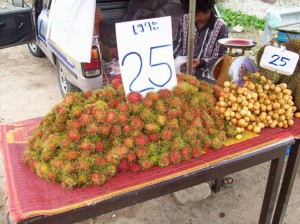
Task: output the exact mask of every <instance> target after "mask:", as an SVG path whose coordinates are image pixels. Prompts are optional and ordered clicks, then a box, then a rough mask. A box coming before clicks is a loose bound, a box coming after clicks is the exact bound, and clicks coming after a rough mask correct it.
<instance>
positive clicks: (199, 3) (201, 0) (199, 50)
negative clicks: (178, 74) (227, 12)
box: [173, 0, 228, 84]
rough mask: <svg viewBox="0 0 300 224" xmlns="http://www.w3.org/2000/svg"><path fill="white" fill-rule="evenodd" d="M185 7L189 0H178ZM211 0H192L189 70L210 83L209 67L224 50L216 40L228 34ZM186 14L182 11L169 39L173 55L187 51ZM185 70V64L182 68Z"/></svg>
mask: <svg viewBox="0 0 300 224" xmlns="http://www.w3.org/2000/svg"><path fill="white" fill-rule="evenodd" d="M181 2H182V4H183V7H184V9H186V11H188V9H189V0H181ZM214 4H215V0H196V18H195V46H194V59H193V64H192V65H193V73H194V75H196V77H197V78H198V79H201V80H205V81H207V82H209V83H211V84H214V83H215V82H216V80H215V79H214V77H213V75H212V68H213V66H214V64H215V63H216V61H217V60H218V59H219V58H220V57H221V56H223V55H224V54H225V52H226V49H225V48H224V47H221V46H220V44H219V43H218V40H219V39H222V38H227V37H228V28H227V26H226V25H225V23H224V22H223V20H221V19H220V18H218V17H217V16H216V15H215V13H214ZM188 24H189V15H188V14H185V15H184V16H183V17H182V19H181V21H180V24H179V27H178V32H177V37H176V39H175V41H174V43H173V45H174V56H175V57H177V56H186V55H187V51H188ZM183 70H184V71H183V72H186V66H184V68H183Z"/></svg>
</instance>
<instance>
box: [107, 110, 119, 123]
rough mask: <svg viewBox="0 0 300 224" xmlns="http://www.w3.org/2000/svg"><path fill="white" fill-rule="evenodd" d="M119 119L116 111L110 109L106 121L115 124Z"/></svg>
mask: <svg viewBox="0 0 300 224" xmlns="http://www.w3.org/2000/svg"><path fill="white" fill-rule="evenodd" d="M117 121H118V116H117V114H116V113H115V112H114V111H109V112H108V113H107V116H106V122H107V123H109V124H113V123H115V122H117Z"/></svg>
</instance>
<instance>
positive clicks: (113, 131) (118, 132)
mask: <svg viewBox="0 0 300 224" xmlns="http://www.w3.org/2000/svg"><path fill="white" fill-rule="evenodd" d="M121 134H122V128H121V127H120V126H118V125H114V126H113V127H112V128H111V135H112V136H115V137H118V136H120V135H121Z"/></svg>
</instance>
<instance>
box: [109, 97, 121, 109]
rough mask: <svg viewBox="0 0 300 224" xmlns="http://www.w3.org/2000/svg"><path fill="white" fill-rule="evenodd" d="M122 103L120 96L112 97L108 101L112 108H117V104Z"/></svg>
mask: <svg viewBox="0 0 300 224" xmlns="http://www.w3.org/2000/svg"><path fill="white" fill-rule="evenodd" d="M119 104H120V100H119V99H118V98H115V99H112V100H110V101H109V102H108V106H109V107H110V108H117V106H118V105H119Z"/></svg>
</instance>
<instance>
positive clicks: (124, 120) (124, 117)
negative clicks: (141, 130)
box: [119, 113, 129, 124]
mask: <svg viewBox="0 0 300 224" xmlns="http://www.w3.org/2000/svg"><path fill="white" fill-rule="evenodd" d="M128 121H129V116H128V115H127V114H125V113H122V114H119V123H120V124H126V123H127V122H128Z"/></svg>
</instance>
